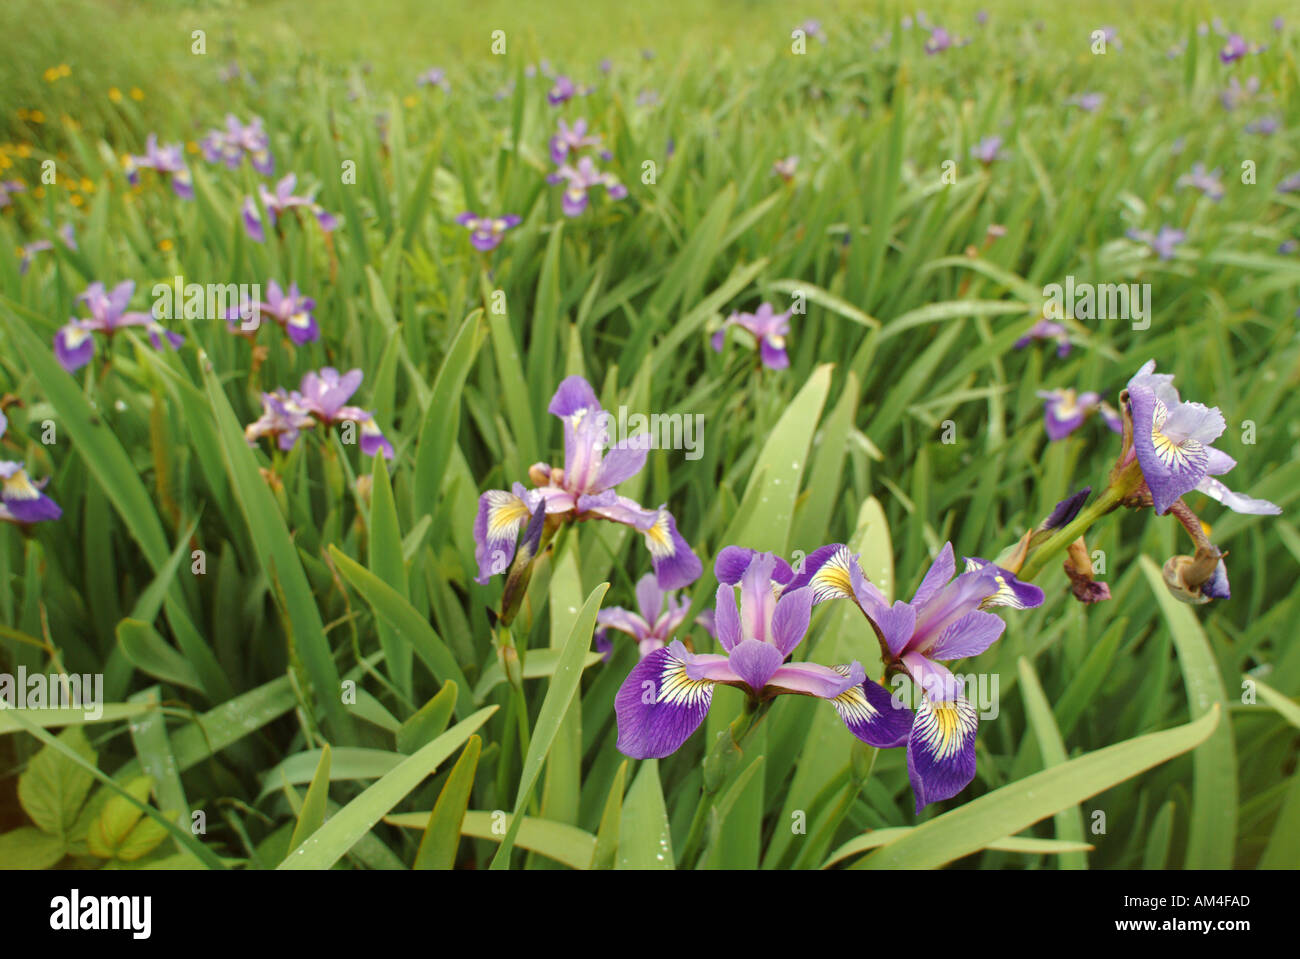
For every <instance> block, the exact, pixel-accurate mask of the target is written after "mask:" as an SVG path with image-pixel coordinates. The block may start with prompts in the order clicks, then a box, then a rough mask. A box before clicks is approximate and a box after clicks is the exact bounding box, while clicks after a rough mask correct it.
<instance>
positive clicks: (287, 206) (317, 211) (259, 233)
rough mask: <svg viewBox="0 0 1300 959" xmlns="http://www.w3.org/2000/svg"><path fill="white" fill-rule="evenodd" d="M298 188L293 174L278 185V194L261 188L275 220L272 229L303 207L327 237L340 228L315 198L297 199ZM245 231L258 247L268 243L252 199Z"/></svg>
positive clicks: (246, 200) (246, 208) (246, 201)
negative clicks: (277, 222) (264, 242)
mask: <svg viewBox="0 0 1300 959" xmlns="http://www.w3.org/2000/svg"><path fill="white" fill-rule="evenodd" d="M297 184H298V176H297V174H295V173H290V174H288V175H287V176H285V177H284V178H282V179H281V180H280V181H279V182H278V183H276V185H275V192H272V191H270V190H268V189H267V188H266V185H265V184H263V183H259V184H258V185H257V189H258V192H259V193H261V196H262V205H263V206H264V207H266V214H267V216H269V217H270V218H271V225H272V226H274V225H275V221H276V220H277V219H278V218H279V217H280V216H281V215H282V214H284V213H285V212H286V211H287V210H292V209H294V208H297V207H302V208H305V209H306V210H308V211H309V212H310V213H311V214H312V215H313V216H315V217H316V222H317V223H319V224H320V228H321V229H322V230H324V231H325V232H326V233H329V232H330V231H331V230H334V229H336V228H337V227H338V225H339V221H338V217H336V216H335V215H334V214H333V213H329V212H327V211H326V210H325V209H324V208H323V207H322V206H321V205H320V204H319V203H317V202H316V201H315V200H314V199H313V198H312V196H295V195H294V192H293V190H294V187H295V186H297ZM244 229H246V230H247V231H248V235H249V236H250V237H252V238H253V239H254V240H256V241H257V242H258V243H262V242H263V241H264V240H265V239H266V233H265V231H264V230H263V228H262V220H261V217H260V216H259V215H258V211H257V204H256V203H255V202H254V201H253V198H252V197H251V196H250V197H245V198H244Z"/></svg>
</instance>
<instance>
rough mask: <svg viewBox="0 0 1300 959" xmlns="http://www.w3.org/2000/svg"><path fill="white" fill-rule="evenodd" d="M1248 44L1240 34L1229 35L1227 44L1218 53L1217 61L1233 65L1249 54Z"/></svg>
mask: <svg viewBox="0 0 1300 959" xmlns="http://www.w3.org/2000/svg"><path fill="white" fill-rule="evenodd" d="M1250 52H1251V51H1250V44H1248V43H1247V42H1246V38H1245V37H1243V36H1242V35H1241V34H1240V33H1233V34H1230V35H1229V37H1228V42H1227V43H1225V44H1224V45H1223V49H1221V50H1220V51H1219V59H1220V60H1222V61H1223V62H1224V63H1233V62H1235V61H1237V60H1240V59H1241V58H1242V57H1244V56H1245V55H1246V54H1248V53H1250Z"/></svg>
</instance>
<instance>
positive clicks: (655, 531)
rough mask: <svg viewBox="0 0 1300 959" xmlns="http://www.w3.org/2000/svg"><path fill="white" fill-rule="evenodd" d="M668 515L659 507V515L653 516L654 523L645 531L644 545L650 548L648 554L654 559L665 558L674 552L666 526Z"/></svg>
mask: <svg viewBox="0 0 1300 959" xmlns="http://www.w3.org/2000/svg"><path fill="white" fill-rule="evenodd" d="M668 521H669V515H668V511H667V510H666V509H661V510H660V511H659V515H658V516H656V517H655V521H654V525H652V526H651V527H650V528H649V529H648V530H646V531H645V545H646V548H647V549H649V550H650V555H651V556H653V557H654V558H655V559H667V558H668V557H669V556H672V555H673V553H675V552H676V548H675V547H674V546H673V537H672V533H671V532H670V530H669V528H668Z"/></svg>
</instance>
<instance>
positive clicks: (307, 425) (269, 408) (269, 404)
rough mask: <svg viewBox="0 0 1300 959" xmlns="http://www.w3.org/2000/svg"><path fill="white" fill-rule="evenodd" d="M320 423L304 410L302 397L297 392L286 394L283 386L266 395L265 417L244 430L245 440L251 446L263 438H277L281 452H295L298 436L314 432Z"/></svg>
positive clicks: (263, 401)
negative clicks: (311, 430) (301, 433)
mask: <svg viewBox="0 0 1300 959" xmlns="http://www.w3.org/2000/svg"><path fill="white" fill-rule="evenodd" d="M315 425H316V421H315V420H314V419H312V418H311V415H310V414H309V413H308V412H307V411H306V410H305V409H303V406H302V396H301V395H300V394H299V393H298V392H297V391H296V390H295V391H294V392H292V393H288V392H285V390H284V388H283V387H279V388H277V389H276V390H275V391H274V392H273V393H263V394H262V415H261V416H260V417H258V418H257V419H256V420H254V421H253V422H251V423H249V424H248V425H247V426H246V427H244V437H245V438H246V439H247V440H248V445H249V446H254V445H256V443H257V441H258V440H259V439H261V438H262V437H263V436H270V437H273V438H274V439H275V441H276V445H277V446H279V447H280V449H281V450H284V451H286V452H287V451H288V450H291V449H293V444H294V443H296V442H298V434H299V433H300V432H302V431H303V430H308V429H311V428H312V427H313V426H315Z"/></svg>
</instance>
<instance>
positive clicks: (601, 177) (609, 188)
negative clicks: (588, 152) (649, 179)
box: [546, 156, 627, 216]
mask: <svg viewBox="0 0 1300 959" xmlns="http://www.w3.org/2000/svg"><path fill="white" fill-rule="evenodd" d="M546 182H547V183H552V184H554V183H561V182H567V183H568V186H567V187H565V188H564V198H563V201H562V204H561V205H562V206H563V208H564V215H565V216H580V215H581V214H582V211H583V210H585V209H587V200H588V193H589V192H590V191H591V190H592V189H593V188H594V187H598V186H603V187H604V188H605V193H606V195H607V196H608V197H609V198H610V199H611V200H621V199H623V198H624V197H625V196H627V187H625V186H624V185H623V184H622V183H620V182H619V180H618V177H616V176H614V174H612V173H609V172H607V171H601V170H598V169H596V164H595V163H594V162H593V161H592V159H591V157H589V156H585V157H583V158H582V159H581V160H579V161H578V165H577V166H576V167H574V166H570V165H569V164H567V163H566V164H564V165H563V166H562V167H560V168H559V169H558V170H556V171H555V172H554V173H552V174H551V175H550V176H548V177H547V178H546Z"/></svg>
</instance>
